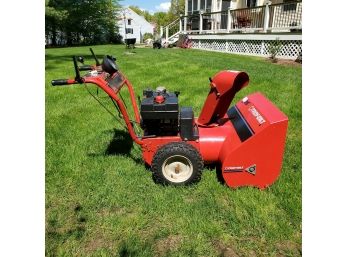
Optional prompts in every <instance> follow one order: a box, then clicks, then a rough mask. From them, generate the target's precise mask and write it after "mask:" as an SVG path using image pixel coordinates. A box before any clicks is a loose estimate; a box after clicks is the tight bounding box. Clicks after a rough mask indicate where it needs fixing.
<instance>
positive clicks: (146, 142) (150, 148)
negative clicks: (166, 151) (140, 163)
mask: <svg viewBox="0 0 348 257" xmlns="http://www.w3.org/2000/svg"><path fill="white" fill-rule="evenodd" d="M181 141H182V139H181V137H179V136H171V137H154V138H144V139H142V142H143V144H142V145H141V148H142V152H143V160H144V162H146V163H147V164H148V165H151V163H152V159H153V156H154V155H155V153H156V152H157V150H158V149H159V148H160V147H161V146H163V145H165V144H168V143H172V142H181ZM186 143H188V144H190V145H192V146H193V147H195V148H196V149H197V150H198V152H200V149H199V143H198V141H187V142H186Z"/></svg>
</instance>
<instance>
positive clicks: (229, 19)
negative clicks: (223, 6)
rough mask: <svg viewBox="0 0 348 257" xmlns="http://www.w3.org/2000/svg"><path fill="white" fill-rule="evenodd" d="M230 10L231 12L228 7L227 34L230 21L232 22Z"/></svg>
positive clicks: (229, 28)
mask: <svg viewBox="0 0 348 257" xmlns="http://www.w3.org/2000/svg"><path fill="white" fill-rule="evenodd" d="M231 10H232V8H231V7H229V8H228V9H227V33H229V32H230V30H231V21H232V19H231V18H232V17H231Z"/></svg>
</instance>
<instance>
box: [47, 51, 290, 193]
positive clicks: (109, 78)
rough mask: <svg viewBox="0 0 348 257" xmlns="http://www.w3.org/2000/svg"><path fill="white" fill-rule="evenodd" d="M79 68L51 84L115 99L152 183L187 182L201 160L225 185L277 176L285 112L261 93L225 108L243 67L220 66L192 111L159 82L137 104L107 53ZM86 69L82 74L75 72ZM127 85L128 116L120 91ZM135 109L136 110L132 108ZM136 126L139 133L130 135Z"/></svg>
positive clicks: (195, 177) (242, 82) (244, 79)
mask: <svg viewBox="0 0 348 257" xmlns="http://www.w3.org/2000/svg"><path fill="white" fill-rule="evenodd" d="M90 50H91V52H92V54H93V56H94V58H95V60H96V65H83V66H78V63H77V62H78V60H79V61H82V62H83V58H81V57H79V58H78V57H76V56H74V57H73V63H74V68H75V73H76V75H75V78H72V79H59V80H53V81H52V85H53V86H63V85H72V84H83V83H91V84H95V85H96V86H97V87H99V88H101V89H102V90H103V91H105V93H106V94H107V95H108V96H109V97H110V98H111V100H112V101H113V102H114V103H115V107H116V109H117V110H118V111H119V112H120V114H121V117H122V118H123V119H124V122H125V125H126V127H127V130H128V132H129V134H130V137H131V138H132V140H133V141H134V142H135V143H136V144H138V145H139V146H140V147H141V149H142V157H143V160H144V162H145V163H146V164H147V165H149V166H150V167H151V170H152V173H153V178H154V181H155V182H157V183H161V184H164V185H189V184H193V183H196V182H198V181H199V180H200V178H201V175H202V170H203V168H204V165H208V164H214V165H215V167H216V170H217V172H219V173H221V174H220V175H222V178H223V180H224V181H225V183H226V184H227V185H228V186H230V187H232V188H237V187H241V186H254V187H258V188H261V189H263V188H266V187H267V186H269V185H271V184H273V183H274V182H275V181H276V179H277V178H278V177H279V174H280V171H281V166H282V160H283V154H284V147H285V140H286V132H287V124H288V118H287V116H286V115H285V114H284V113H282V112H281V111H280V110H279V109H278V108H277V107H276V106H275V105H274V104H273V103H272V102H271V101H270V100H268V99H267V98H266V97H265V96H264V95H262V94H261V93H259V92H257V93H253V94H250V95H248V96H245V97H244V98H243V99H242V100H241V101H239V102H237V103H236V104H235V105H233V106H231V107H230V104H231V102H232V100H233V98H234V97H235V95H236V94H237V93H238V92H239V91H240V90H241V89H242V88H244V87H245V86H247V84H248V82H249V77H248V75H247V73H245V72H241V71H232V70H223V71H220V72H218V73H217V74H215V75H214V76H213V77H211V78H209V92H208V96H207V98H206V100H205V103H204V105H203V108H202V111H201V113H200V115H199V116H198V117H195V115H194V112H193V109H192V107H180V106H179V99H178V98H179V92H170V91H169V90H167V89H166V88H165V87H157V88H156V89H145V90H144V91H143V98H142V100H141V102H140V108H138V105H137V102H136V98H135V94H134V90H133V86H132V84H131V83H130V81H129V80H128V79H127V78H126V76H125V75H124V74H122V72H121V71H120V70H119V68H118V66H117V64H116V59H115V58H113V57H112V56H109V55H106V56H104V58H103V61H102V63H101V64H100V63H99V61H98V59H97V58H96V57H95V55H94V53H93V51H92V49H90ZM81 70H84V71H87V73H86V74H85V75H83V76H81V75H80V71H81ZM124 88H125V89H127V90H128V91H129V96H130V101H131V103H132V112H133V116H134V120H132V119H131V116H130V112H129V111H128V109H127V108H126V105H125V102H124V101H123V98H122V97H120V95H119V93H120V91H121V90H122V89H124ZM139 109H140V110H139ZM135 126H140V127H141V129H142V133H141V134H140V135H139V134H136V132H135V131H136V130H135Z"/></svg>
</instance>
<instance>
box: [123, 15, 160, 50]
mask: <svg viewBox="0 0 348 257" xmlns="http://www.w3.org/2000/svg"><path fill="white" fill-rule="evenodd" d="M117 25H118V28H119V33H120V35H121V36H122V38H123V40H124V39H127V38H136V43H142V41H143V36H144V34H145V33H151V34H153V33H154V25H153V24H151V23H149V22H148V21H146V20H145V18H144V17H143V16H140V15H138V14H137V13H136V12H134V11H133V10H132V9H130V8H124V9H123V10H121V11H120V12H119V14H118V21H117Z"/></svg>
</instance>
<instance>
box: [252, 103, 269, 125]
mask: <svg viewBox="0 0 348 257" xmlns="http://www.w3.org/2000/svg"><path fill="white" fill-rule="evenodd" d="M249 112H251V114H252V115H253V116H254V117H255V118H256V120H257V122H258V123H259V124H260V125H261V124H262V123H265V122H266V121H265V119H264V118H263V117H262V116H261V114H260V113H259V112H258V111H257V110H256V109H255V107H254V106H251V107H250V108H249Z"/></svg>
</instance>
